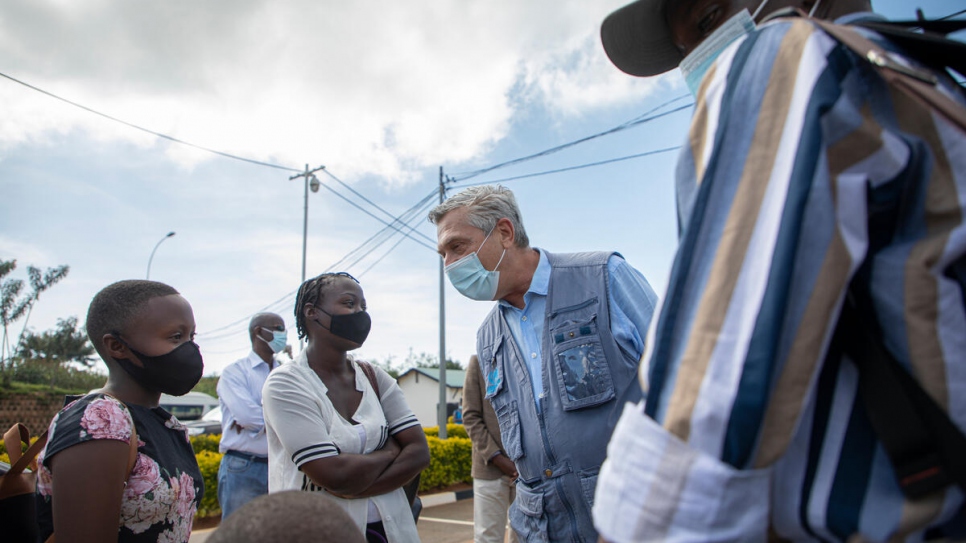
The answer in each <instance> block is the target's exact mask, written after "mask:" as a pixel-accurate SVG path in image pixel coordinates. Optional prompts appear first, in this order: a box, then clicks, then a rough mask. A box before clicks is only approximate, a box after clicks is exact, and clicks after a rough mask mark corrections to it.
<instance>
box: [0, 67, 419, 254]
mask: <svg viewBox="0 0 966 543" xmlns="http://www.w3.org/2000/svg"><path fill="white" fill-rule="evenodd" d="M0 76H2V77H4V78H6V79H9V80H10V81H13V82H14V83H17V84H20V85H23V86H24V87H27V88H28V89H31V90H34V91H36V92H39V93H41V94H43V95H45V96H49V97H51V98H54V99H55V100H60V101H61V102H64V103H66V104H70V105H72V106H74V107H76V108H80V109H83V110H84V111H87V112H89V113H93V114H94V115H98V116H100V117H103V118H105V119H108V120H111V121H114V122H116V123H120V124H122V125H124V126H127V127H129V128H133V129H135V130H140V131H141V132H145V133H147V134H151V135H152V136H155V137H158V138H162V139H165V140H168V141H171V142H174V143H179V144H181V145H186V146H188V147H192V148H194V149H199V150H201V151H205V152H208V153H212V154H214V155H218V156H221V157H225V158H230V159H233V160H239V161H242V162H247V163H249V164H255V165H258V166H265V167H267V168H274V169H278V170H285V171H291V172H297V173H301V172H302V170H300V169H298V168H290V167H287V166H281V165H279V164H272V163H270V162H263V161H260V160H254V159H250V158H245V157H241V156H238V155H233V154H231V153H226V152H224V151H218V150H217V149H212V148H210V147H204V146H202V145H197V144H194V143H191V142H189V141H185V140H182V139H179V138H176V137H174V136H169V135H167V134H162V133H161V132H156V131H154V130H151V129H148V128H144V127H142V126H139V125H136V124H134V123H130V122H128V121H125V120H123V119H119V118H117V117H114V116H111V115H108V114H106V113H101V112H100V111H97V110H95V109H93V108H90V107H87V106H85V105H83V104H79V103H77V102H74V101H72V100H68V99H67V98H63V97H61V96H58V95H56V94H54V93H52V92H49V91H46V90H44V89H41V88H40V87H37V86H34V85H31V84H30V83H27V82H25V81H21V80H20V79H17V78H15V77H12V76H10V75H7V74H5V73H2V72H0ZM323 171H324V172H325V173H326V174H327V175H328V176H329V177H331V178H332V179H334V180H336V181H338V182H339V183H340V184H341V185H342V186H344V187H346V188H347V189H349V190H350V191H352V193H353V194H355V195H356V196H358V197H359V198H362V199H363V200H364V201H365V202H367V203H368V204H370V205H371V206H373V207H375V208H376V209H378V210H379V211H382V212H383V213H385V214H386V215H388V216H390V217H393V218H394V219H395V217H394V216H393V215H392V214H391V213H389V212H388V211H386V210H385V209H383V208H382V207H380V206H378V205H377V204H376V203H375V202H373V201H372V200H370V199H369V198H366V197H365V196H363V195H362V194H360V193H359V192H358V191H357V190H355V189H353V188H352V187H350V186H349V185H347V184H346V183H344V182H343V181H342V180H341V179H339V178H338V177H336V176H335V175H333V174H332V173H331V172H329V171H328V170H327V169H326V170H323ZM326 189H327V190H329V191H331V192H332V193H334V194H335V195H336V196H338V197H340V198H342V199H343V200H345V201H346V202H348V203H350V204H351V205H353V206H354V207H356V208H357V209H359V210H360V211H362V212H363V213H366V214H367V215H369V216H371V217H373V218H374V219H376V220H378V221H380V222H382V223H383V224H386V223H385V221H382V220H381V219H379V217H376V216H375V215H373V214H372V213H369V212H368V211H366V210H365V209H363V208H362V207H360V206H359V205H357V204H355V203H354V202H352V201H351V200H349V199H348V198H346V197H345V196H343V195H342V194H340V193H338V192H337V191H335V190H333V189H332V188H331V187H328V186H326ZM419 234H420V235H421V236H422V237H423V238H425V239H427V240H429V241H433V240H431V239H430V238H429V237H428V236H426V235H425V234H422V233H419ZM414 241H416V242H417V243H420V242H419V241H418V240H415V239H414ZM420 244H421V245H423V246H424V247H426V248H428V249H430V250H433V251H435V250H436V249H435V248H434V247H432V246H429V245H426V244H424V243H420Z"/></svg>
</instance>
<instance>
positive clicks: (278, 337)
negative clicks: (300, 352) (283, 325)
mask: <svg viewBox="0 0 966 543" xmlns="http://www.w3.org/2000/svg"><path fill="white" fill-rule="evenodd" d="M262 330H268V331H269V332H271V333H272V340H271V341H268V340H267V339H265V338H263V337H262V336H261V334H258V339H260V340H262V341H264V342H265V343H268V346H269V347H270V348H271V349H272V352H273V353H275V354H278V353H280V352H282V351H283V350H284V349H285V346H286V345H288V332H286V331H285V330H270V329H268V328H264V327H263V328H262Z"/></svg>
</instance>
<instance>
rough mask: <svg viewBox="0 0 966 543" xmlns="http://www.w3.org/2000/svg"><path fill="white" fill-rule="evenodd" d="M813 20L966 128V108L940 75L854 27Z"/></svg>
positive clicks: (912, 94) (898, 85)
mask: <svg viewBox="0 0 966 543" xmlns="http://www.w3.org/2000/svg"><path fill="white" fill-rule="evenodd" d="M810 20H811V21H812V22H813V23H815V24H816V25H818V26H819V27H821V28H822V30H824V31H825V32H827V33H828V34H829V35H831V36H832V37H833V38H835V39H836V40H838V41H839V42H840V43H842V44H843V45H845V46H846V47H848V48H849V49H851V50H852V51H854V52H855V53H856V54H858V55H859V56H861V57H862V58H864V59H866V60H867V61H868V62H869V63H870V64H872V66H873V67H875V69H876V71H877V72H878V73H879V75H880V76H882V78H883V79H885V81H886V82H887V83H889V84H890V85H892V86H894V87H895V88H897V89H898V90H900V91H902V92H903V93H905V94H906V95H908V96H909V97H911V98H912V99H913V100H916V101H917V102H919V103H920V104H922V105H924V106H926V107H928V108H931V109H934V110H936V111H938V112H939V113H941V114H942V115H943V116H945V117H946V118H947V119H949V120H950V121H952V122H953V123H954V124H955V125H956V126H958V127H959V129H960V130H962V131H963V132H966V108H964V107H963V106H961V105H960V104H958V103H956V102H955V101H954V100H952V99H951V98H949V97H948V96H946V95H945V94H943V93H941V92H940V91H939V89H937V88H936V83H937V79H936V77H935V76H934V75H933V74H932V73H930V72H929V71H926V70H920V69H917V68H911V67H908V66H906V65H904V64H902V63H900V62H898V61H896V60H895V59H894V58H893V56H892V53H890V52H889V51H886V50H885V49H883V48H882V47H880V46H879V45H877V44H876V43H875V42H873V41H872V40H869V39H867V38H866V37H864V36H862V35H861V34H859V33H858V32H856V31H855V30H853V29H851V28H848V27H846V26H844V25H838V24H835V23H830V22H828V21H822V20H819V19H810ZM943 39H945V38H943ZM948 41H952V40H948Z"/></svg>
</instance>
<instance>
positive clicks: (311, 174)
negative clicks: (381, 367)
mask: <svg viewBox="0 0 966 543" xmlns="http://www.w3.org/2000/svg"><path fill="white" fill-rule="evenodd" d="M324 169H325V166H319V167H318V168H315V169H314V170H310V169H309V165H308V164H306V165H305V171H304V172H302V173H297V174H295V175H293V176H291V177H289V178H288V179H289V181H291V180H293V179H298V178H299V177H304V178H305V206H304V208H303V212H302V282H301V283H299V286H300V287H301V286H302V283H305V249H306V245H307V244H308V239H309V188H311V189H312V192H319V186H320V185H321V183H319V178H318V177H316V176H315V172H318V171H321V170H324ZM302 347H304V340H302V339H300V340H299V350H300V351H301V350H302Z"/></svg>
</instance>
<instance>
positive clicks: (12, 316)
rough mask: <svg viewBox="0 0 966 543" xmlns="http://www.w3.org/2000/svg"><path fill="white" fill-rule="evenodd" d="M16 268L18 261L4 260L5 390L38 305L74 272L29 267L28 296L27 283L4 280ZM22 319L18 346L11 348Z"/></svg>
mask: <svg viewBox="0 0 966 543" xmlns="http://www.w3.org/2000/svg"><path fill="white" fill-rule="evenodd" d="M16 268H17V261H16V260H0V324H3V340H2V342H0V373H2V374H3V384H4V385H5V386H9V384H10V377H11V376H10V374H11V371H10V370H11V369H12V367H13V363H14V357H13V353H14V352H16V351H18V350H19V348H20V341H21V340H22V339H23V337H24V332H26V330H27V321H29V320H30V312H31V310H33V306H34V304H35V303H37V300H38V299H39V298H40V294H41V293H42V292H44V291H45V290H47V289H49V288H50V287H52V286H53V285H54V284H55V283H57V282H58V281H60V280H61V279H63V278H64V277H67V272H68V271H70V267H69V266H58V267H56V268H47V271H45V272H41V271H40V269H39V268H35V267H34V266H27V278H28V280H29V282H30V287H31V290H30V292H28V293H24V286H25V283H24V281H23V279H14V278H7V279H4V278H5V277H7V276H8V275H9V274H10V273H11V272H12V271H13V270H15V269H16ZM20 319H24V324H23V329H22V330H21V332H20V336H19V338H18V340H17V343H16V344H13V345H11V343H10V326H11V325H12V324H13V323H14V322H16V321H18V320H20Z"/></svg>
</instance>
